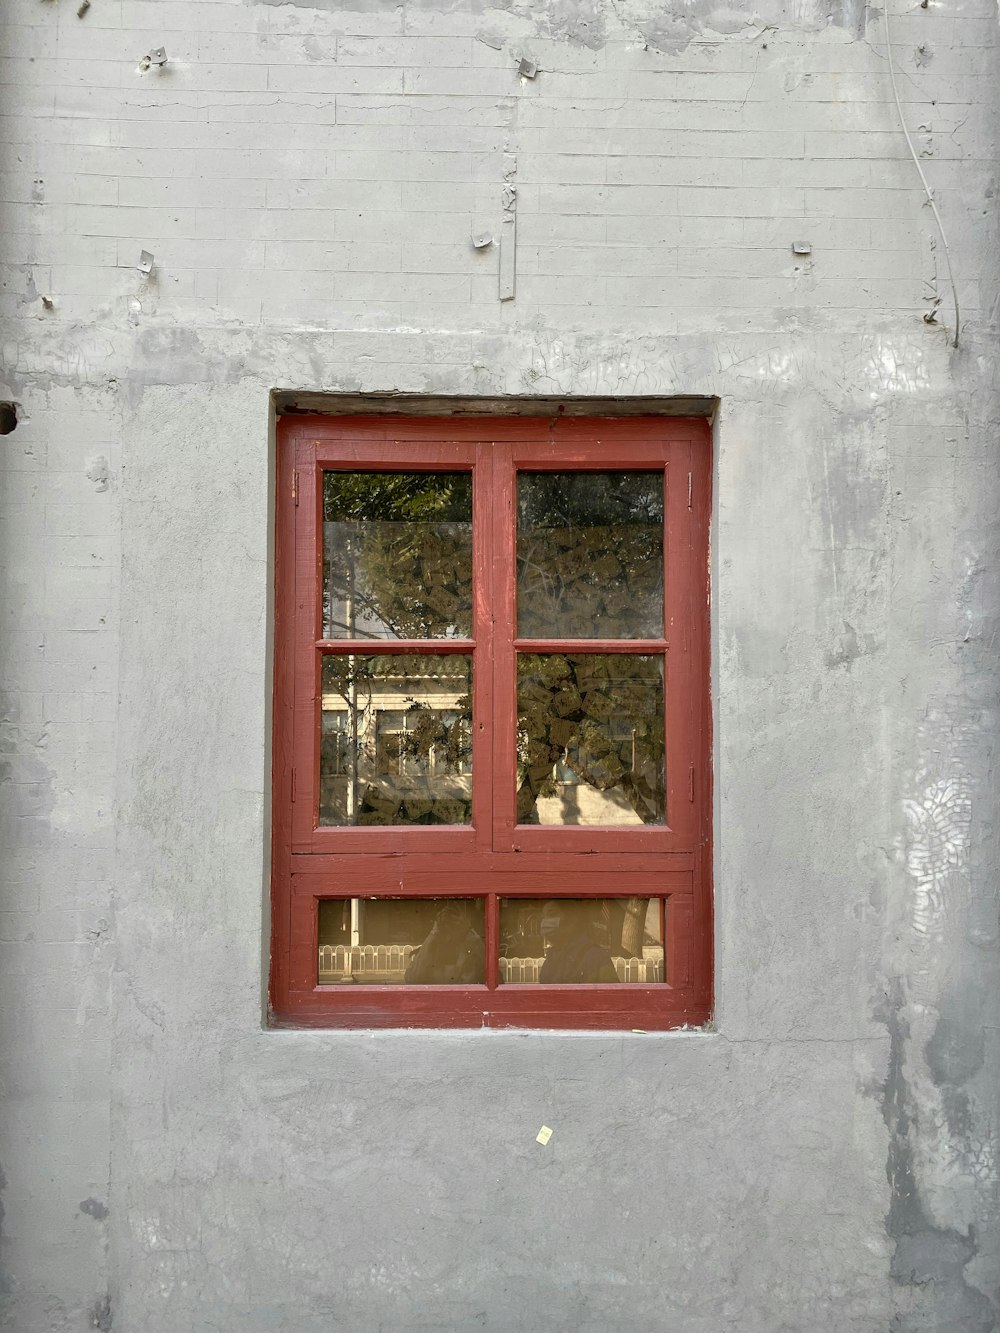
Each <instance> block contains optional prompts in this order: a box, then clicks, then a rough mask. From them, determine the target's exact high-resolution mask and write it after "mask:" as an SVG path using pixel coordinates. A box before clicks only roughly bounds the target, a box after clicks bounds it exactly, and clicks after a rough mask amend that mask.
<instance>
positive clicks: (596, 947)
mask: <svg viewBox="0 0 1000 1333" xmlns="http://www.w3.org/2000/svg"><path fill="white" fill-rule="evenodd" d="M664 934H665V931H664V904H663V899H662V898H504V899H502V900H501V903H500V981H501V982H502V983H508V984H517V983H519V984H521V985H531V984H533V983H536V982H537V983H539V984H540V985H547V984H548V985H551V984H556V985H576V986H600V985H628V984H629V983H633V984H646V985H648V984H649V983H650V982H657V981H659V982H662V981H664V980H665V979H666V978H665V976H664Z"/></svg>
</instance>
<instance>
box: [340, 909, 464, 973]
mask: <svg viewBox="0 0 1000 1333" xmlns="http://www.w3.org/2000/svg"><path fill="white" fill-rule="evenodd" d="M485 938H486V929H485V916H484V905H483V901H482V899H481V898H330V899H326V900H325V901H323V902H321V903H320V905H319V962H318V984H319V985H320V986H341V985H350V984H351V983H356V984H362V985H367V986H373V985H376V986H402V985H407V986H426V985H435V986H470V985H474V984H480V985H481V984H483V983H484V982H485V980H486V969H485V946H484V944H483V940H484V939H485Z"/></svg>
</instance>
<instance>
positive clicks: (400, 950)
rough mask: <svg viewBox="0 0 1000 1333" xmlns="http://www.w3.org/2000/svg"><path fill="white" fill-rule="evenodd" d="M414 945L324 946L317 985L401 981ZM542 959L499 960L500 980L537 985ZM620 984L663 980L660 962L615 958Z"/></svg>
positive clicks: (320, 955)
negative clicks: (355, 981) (352, 981)
mask: <svg viewBox="0 0 1000 1333" xmlns="http://www.w3.org/2000/svg"><path fill="white" fill-rule="evenodd" d="M417 947H418V946H417V945H414V944H360V945H359V944H355V945H348V944H324V945H322V946H321V947H320V950H319V984H320V985H321V986H322V985H332V984H334V983H336V982H338V981H346V980H348V979H349V978H357V979H358V980H362V981H368V982H372V983H376V984H377V983H378V982H380V981H382V982H397V983H398V982H401V981H402V980H403V975H404V973H405V972H406V969H407V967H408V966H409V963H410V959H411V958H412V957H413V953H414V950H415V949H416V948H417ZM544 962H545V959H544V958H501V959H500V980H501V982H506V983H508V984H511V985H517V984H520V985H533V984H536V983H537V982H538V974H539V973H540V972H541V970H542V964H543V963H544ZM614 964H615V971H616V972H617V973H618V980H619V981H622V982H647V983H648V982H654V981H662V980H663V959H662V957H653V958H615V959H614Z"/></svg>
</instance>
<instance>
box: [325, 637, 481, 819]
mask: <svg viewBox="0 0 1000 1333" xmlns="http://www.w3.org/2000/svg"><path fill="white" fill-rule="evenodd" d="M373 660H377V661H378V667H377V668H371V667H368V666H365V665H360V666H359V665H357V661H358V659H353V660H352V659H348V658H332V659H329V661H330V662H332V663H335V664H337V665H338V667H339V668H340V675H339V676H335V675H334V673H333V672H332V671H327V672H324V688H323V694H322V733H321V752H320V823H321V824H393V823H399V824H421V823H446V824H461V823H467V822H468V820H469V812H470V810H471V801H472V738H471V725H470V713H469V708H470V703H469V700H470V684H469V681H468V679H467V676H466V670H467V668H466V662H467V659H466V658H464V657H463V658H459V659H454V658H448V657H441V658H440V659H437V661H435V665H434V668H433V673H424V674H420V675H418V674H416V673H415V672H414V671H413V666H414V664H415V663H417V662H419V663H420V664H421V666H426V663H427V661H428V659H427V658H426V657H424V658H414V657H407V656H400V657H399V658H391V657H383V658H380V659H362V663H370V662H372V661H373ZM453 663H454V664H455V665H452V664H453ZM408 667H409V674H407V668H408ZM449 668H450V669H449ZM456 668H457V670H456ZM459 672H460V673H461V674H459ZM456 676H457V678H456Z"/></svg>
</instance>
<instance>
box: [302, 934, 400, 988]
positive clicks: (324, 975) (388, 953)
mask: <svg viewBox="0 0 1000 1333" xmlns="http://www.w3.org/2000/svg"><path fill="white" fill-rule="evenodd" d="M415 947H416V946H415V945H413V944H355V945H349V944H324V945H323V946H322V947H321V948H320V951H319V984H320V985H321V986H322V985H325V984H329V983H332V982H334V981H344V980H346V979H347V978H348V977H353V976H357V975H358V974H359V973H361V974H364V979H365V980H366V981H369V980H370V981H402V980H403V973H404V972H405V971H406V969H407V966H408V965H409V962H410V959H411V958H412V957H413V950H414V948H415ZM371 973H374V974H376V975H374V976H371V975H369V974H371Z"/></svg>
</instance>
